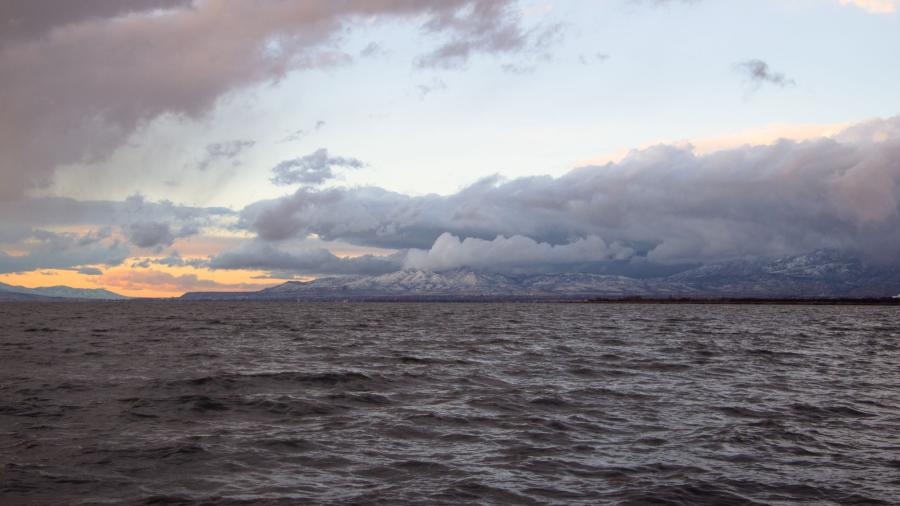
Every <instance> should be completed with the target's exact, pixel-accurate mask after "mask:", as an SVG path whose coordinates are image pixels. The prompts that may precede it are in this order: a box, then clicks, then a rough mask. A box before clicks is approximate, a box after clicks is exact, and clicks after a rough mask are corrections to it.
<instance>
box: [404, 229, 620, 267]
mask: <svg viewBox="0 0 900 506" xmlns="http://www.w3.org/2000/svg"><path fill="white" fill-rule="evenodd" d="M632 253H633V252H632V250H631V249H630V248H626V247H623V246H621V245H612V246H608V245H607V244H606V242H604V241H603V239H600V238H599V237H595V236H591V237H587V238H585V239H578V240H576V241H574V242H572V243H569V244H559V245H552V244H548V243H545V242H544V243H540V242H537V241H535V240H534V239H530V238H528V237H523V236H520V235H517V236H513V237H509V238H506V237H503V236H499V237H497V238H495V239H494V240H492V241H486V240H484V239H478V238H474V237H469V238H466V239H463V240H460V238H459V237H456V236H454V235H451V234H448V233H445V234H442V235H441V236H440V237H438V238H437V240H436V241H435V242H434V245H433V246H432V247H431V248H430V249H428V250H418V249H413V250H410V251H409V252H408V253H407V254H406V259H405V260H404V261H403V267H404V268H405V269H422V270H429V271H445V270H449V269H456V268H460V267H470V268H473V269H490V270H516V269H524V270H542V269H547V268H548V267H551V268H552V267H553V266H556V265H584V264H590V263H593V262H603V261H608V260H622V259H627V258H629V257H631V255H632Z"/></svg>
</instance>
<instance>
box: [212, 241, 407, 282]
mask: <svg viewBox="0 0 900 506" xmlns="http://www.w3.org/2000/svg"><path fill="white" fill-rule="evenodd" d="M403 258H404V255H402V254H395V255H389V256H374V255H362V256H358V257H353V258H340V257H337V256H335V255H334V254H333V253H331V252H330V251H328V250H327V249H324V248H315V249H307V250H302V251H297V252H289V251H284V250H281V249H279V248H277V247H276V246H275V245H273V244H268V243H265V242H260V241H250V242H248V243H246V244H244V245H243V246H241V247H240V248H238V249H236V250H232V251H227V252H224V253H221V254H219V255H217V256H215V257H213V258H212V259H211V260H210V263H209V267H210V268H211V269H259V270H266V271H277V272H283V273H290V274H313V275H324V274H365V275H373V274H385V273H388V272H394V271H397V270H399V269H400V268H401V267H402V266H403Z"/></svg>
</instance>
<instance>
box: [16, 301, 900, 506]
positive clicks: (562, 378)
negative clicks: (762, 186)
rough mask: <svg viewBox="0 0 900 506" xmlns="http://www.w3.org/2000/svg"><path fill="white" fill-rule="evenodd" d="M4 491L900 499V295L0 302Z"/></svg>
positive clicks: (31, 498) (41, 494) (148, 495)
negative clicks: (868, 300)
mask: <svg viewBox="0 0 900 506" xmlns="http://www.w3.org/2000/svg"><path fill="white" fill-rule="evenodd" d="M0 466H2V467H0V487H2V488H0V503H3V504H44V503H48V504H72V503H79V502H85V503H103V502H129V503H165V502H179V501H185V502H187V501H207V502H212V503H217V502H224V503H230V502H248V503H258V502H262V503H266V502H271V503H286V504H302V503H322V502H324V503H341V504H343V503H362V504H373V503H391V504H396V503H416V504H422V503H446V504H458V503H465V502H473V503H496V504H501V503H502V504H506V503H522V504H544V503H554V504H560V503H569V504H572V503H575V504H577V503H583V504H602V503H622V504H643V503H655V504H694V503H715V504H743V503H767V504H772V503H774V504H778V503H795V502H805V503H809V504H829V503H840V504H878V503H886V504H887V503H897V502H898V501H900V324H898V310H897V308H894V307H887V308H874V307H783V306H687V305H684V306H682V305H636V306H618V305H613V306H609V305H580V304H480V305H479V304H292V303H204V302H196V303H179V304H176V303H162V302H157V303H148V302H128V303H111V304H106V303H51V304H34V303H11V304H5V305H0Z"/></svg>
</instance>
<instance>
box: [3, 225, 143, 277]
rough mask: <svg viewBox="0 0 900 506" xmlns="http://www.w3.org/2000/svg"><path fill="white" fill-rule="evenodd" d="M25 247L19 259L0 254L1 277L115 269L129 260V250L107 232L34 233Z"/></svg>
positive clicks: (16, 256)
mask: <svg viewBox="0 0 900 506" xmlns="http://www.w3.org/2000/svg"><path fill="white" fill-rule="evenodd" d="M26 247H27V249H28V251H27V253H25V254H21V255H10V254H8V253H5V252H3V251H0V274H7V273H13V272H28V271H33V270H37V269H72V268H77V267H80V266H86V265H98V264H103V265H107V266H114V265H119V264H121V263H122V262H123V261H124V260H125V258H127V256H128V248H127V247H126V246H125V245H123V244H121V243H119V241H117V240H115V239H112V238H110V234H109V231H108V230H96V231H92V232H88V233H85V234H75V233H55V232H48V231H45V230H36V231H34V232H33V234H32V235H31V236H30V238H29V240H28V242H27V243H26Z"/></svg>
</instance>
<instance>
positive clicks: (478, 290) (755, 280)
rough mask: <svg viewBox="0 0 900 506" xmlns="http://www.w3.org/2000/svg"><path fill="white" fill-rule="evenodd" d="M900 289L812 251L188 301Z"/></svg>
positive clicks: (894, 279)
mask: <svg viewBox="0 0 900 506" xmlns="http://www.w3.org/2000/svg"><path fill="white" fill-rule="evenodd" d="M898 293H900V268H897V267H891V266H877V265H872V264H868V263H866V262H864V261H863V260H861V259H859V258H856V257H854V256H851V255H847V254H843V253H840V252H836V251H831V250H820V251H815V252H813V253H810V254H807V255H799V256H791V257H785V258H780V259H775V260H743V261H731V262H721V263H714V264H709V265H703V266H699V267H694V268H689V269H686V270H684V271H682V272H678V273H676V274H672V275H668V276H663V277H654V278H646V279H639V278H633V277H627V276H621V275H609V274H593V273H564V274H530V275H521V274H518V275H517V274H508V273H497V272H485V271H478V270H473V269H468V268H458V269H453V270H448V271H443V272H432V271H424V270H403V271H398V272H394V273H389V274H383V275H378V276H341V277H323V278H318V279H315V280H313V281H308V282H302V281H289V282H287V283H284V284H281V285H278V286H275V287H272V288H267V289H264V290H260V291H256V292H237V293H235V292H191V293H186V294H184V295H183V296H182V297H181V298H182V299H188V300H217V299H226V300H409V299H414V300H484V299H488V300H496V299H504V300H566V299H570V300H571V299H584V298H624V297H653V298H681V297H688V298H721V297H746V298H837V297H851V298H856V297H891V296H894V295H896V294H898Z"/></svg>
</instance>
